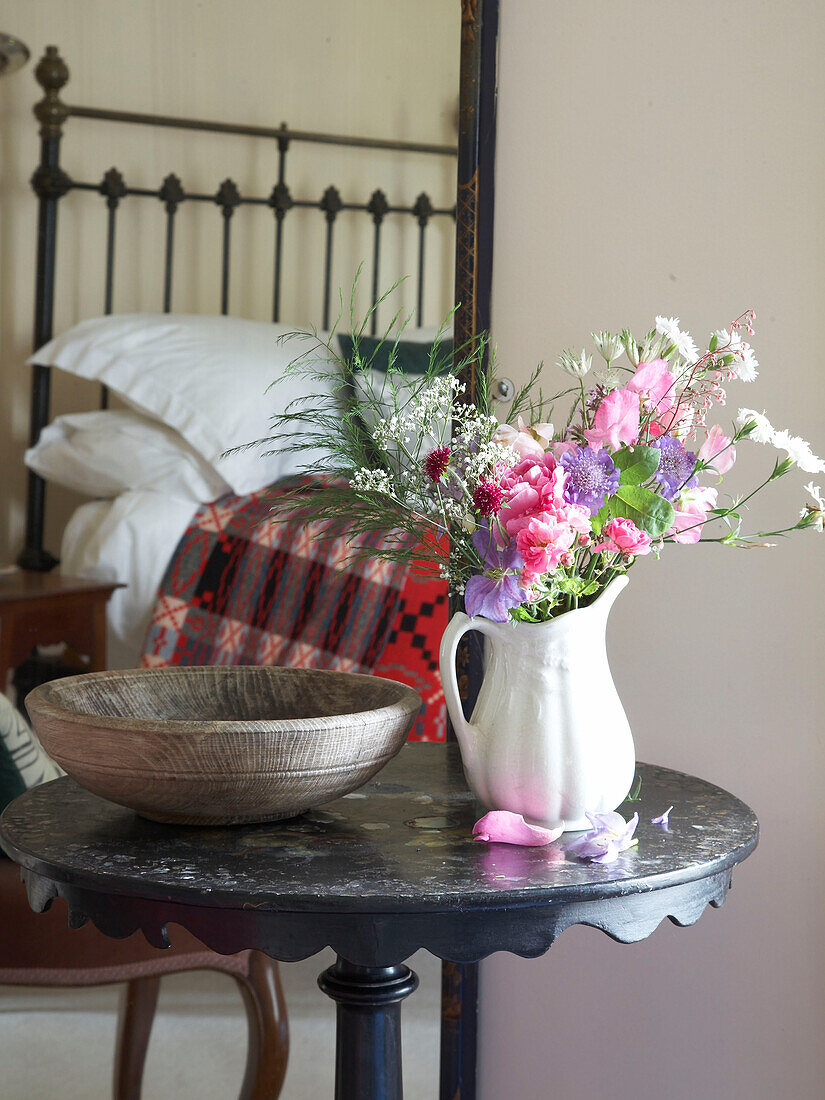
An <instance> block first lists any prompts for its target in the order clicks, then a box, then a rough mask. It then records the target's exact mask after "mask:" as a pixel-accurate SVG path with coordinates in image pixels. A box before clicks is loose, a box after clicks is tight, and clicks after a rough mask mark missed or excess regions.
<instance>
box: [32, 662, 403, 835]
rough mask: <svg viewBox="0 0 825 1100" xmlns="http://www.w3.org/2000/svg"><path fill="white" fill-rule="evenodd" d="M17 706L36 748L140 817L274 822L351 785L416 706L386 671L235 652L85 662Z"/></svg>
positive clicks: (364, 777) (394, 747) (399, 738)
mask: <svg viewBox="0 0 825 1100" xmlns="http://www.w3.org/2000/svg"><path fill="white" fill-rule="evenodd" d="M26 706H27V708H28V711H29V714H30V715H31V719H32V723H33V725H34V727H35V730H36V731H37V734H38V736H39V737H40V740H41V741H42V743H43V746H44V748H45V749H46V751H47V752H48V753H50V755H51V756H53V757H54V759H55V760H57V761H58V763H59V764H60V765H61V766H62V767H63V768H65V769H66V771H67V772H68V773H69V774H70V775H71V776H73V777H74V778H75V779H76V780H77V781H78V783H80V784H82V785H83V786H84V787H86V788H87V790H90V791H92V792H93V793H95V794H98V795H100V796H101V797H103V798H107V799H109V800H110V801H112V802H116V803H118V804H119V805H122V806H127V807H129V808H130V809H133V810H136V811H137V812H138V813H140V814H141V815H143V816H144V817H148V818H151V819H152V820H154V821H162V822H168V823H171V824H186V825H217V824H239V823H248V822H255V821H277V820H279V819H281V818H286V817H292V816H294V815H295V814H299V813H302V812H303V811H305V810H308V809H311V808H313V807H315V806H320V805H323V804H324V803H326V802H329V801H331V800H333V799H335V798H339V797H341V796H342V795H344V794H347V793H348V792H350V791H353V790H355V789H356V788H358V787H360V786H362V785H363V784H364V783H366V782H367V781H368V780H369V779H371V778H372V777H373V776H374V775H375V774H376V773H377V772H378V771H379V770H380V769H381V768H382V767H383V766H384V765H385V764H386V763H387V762H388V761H389V760H390V759H392V757H393V756H395V754H396V753H397V752H398V751H399V750H400V749H401V747H402V745H403V744H404V742H405V740H406V737H407V734H408V732H409V730H410V727H411V725H412V722H413V720H414V718H415V715H416V714H417V713H418V710H419V708H420V706H421V700H420V697H419V695H418V693H417V692H415V691H413V690H412V689H411V688H408V687H405V686H404V685H403V684H399V683H396V682H395V681H393V680H385V679H382V678H379V677H373V676H363V675H358V674H355V673H346V672H329V671H321V670H316V669H294V668H277V667H271V666H267V667H258V666H249V665H238V666H232V667H192V668H184V667H174V668H158V669H134V670H125V671H119V672H97V673H89V674H87V675H84V676H71V677H67V678H65V679H62V680H57V681H52V682H51V683H48V684H43V685H41V686H40V687H38V688H35V690H34V691H32V692H31V693H30V694H29V695H28V697H27V699H26Z"/></svg>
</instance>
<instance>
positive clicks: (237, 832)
mask: <svg viewBox="0 0 825 1100" xmlns="http://www.w3.org/2000/svg"><path fill="white" fill-rule="evenodd" d="M639 775H640V776H641V779H642V786H641V796H640V799H639V801H635V802H632V803H630V802H626V803H625V804H624V805H623V806H621V807H620V812H621V813H622V814H623V815H624V816H625V817H629V816H630V815H631V814H632V813H634V812H636V811H637V812H638V814H639V826H638V830H637V836H638V839H639V843H638V846H637V847H634V848H632V849H629V850H628V851H626V852H625V853H623V854H622V855H620V856H619V858H618V859H617V860H616V861H615V862H614V863H612V864H607V865H604V866H600V865H596V864H592V863H585V862H582V861H580V860H578V859H576V858H574V857H572V856H567V855H565V850H564V846H565V841H569V840H570V839H571V834H568V835H567V836H566V837H562V838H561V839H560V840H559V841H557V842H556V843H554V844H551V845H549V846H546V847H539V848H524V847H515V846H511V845H505V844H484V843H479V842H477V841H474V840H473V839H472V826H473V823H474V822H475V821H476V820H477V818H478V817H480V816H481V814H482V813H484V809H483V807H481V806H480V805H479V804H478V803H477V802H476V801H475V800H474V799H473V796H472V795H471V794H470V793H469V791H468V790H467V787H466V784H465V782H464V778H463V774H462V770H461V762H460V757H459V755H458V750H457V747H456V746H454V745H438V744H410V745H407V746H405V747H404V748H403V749H402V751H401V753H400V754H399V755H398V756H397V757H396V758H395V759H394V760H393V761H391V762H390V764H388V765H387V767H386V768H384V769H383V771H381V772H380V773H379V774H378V775H377V776H376V778H375V779H373V780H372V781H371V782H370V783H369V784H368V785H367V786H365V787H363V788H362V789H361V790H360V791H357V792H355V793H353V794H350V795H347V796H345V797H344V798H341V799H339V800H338V801H336V802H333V803H330V804H328V805H327V806H325V807H323V808H322V809H319V810H315V811H310V812H309V813H306V814H304V815H302V816H301V817H298V818H293V819H291V820H289V821H284V822H277V823H275V824H271V823H270V824H262V825H241V826H231V827H207V828H203V827H200V828H198V827H186V826H171V825H160V824H157V823H154V822H151V821H147V820H144V819H143V818H141V817H139V816H138V815H137V814H135V813H134V812H132V811H131V810H127V809H123V808H122V807H119V806H116V805H114V804H112V803H110V802H106V801H104V800H102V799H100V798H98V797H97V796H95V795H92V794H90V793H88V792H87V791H85V790H83V789H82V788H81V787H80V786H78V785H77V784H76V783H75V782H74V781H73V780H72V779H69V778H64V779H59V780H55V781H54V782H52V783H48V784H45V785H44V786H42V787H37V788H34V789H33V790H30V791H28V792H27V793H26V794H24V795H22V796H21V797H20V798H18V799H16V800H15V801H14V802H13V803H12V804H11V805H10V806H9V807H8V808H7V809H6V812H5V813H4V815H3V818H2V822H0V843H2V846H3V848H4V849H5V850H6V851H7V852H8V853H9V854H10V855H11V856H12V858H13V859H15V860H17V862H18V863H20V864H21V865H22V866H23V867H24V868H26V869H28V870H29V871H32V872H34V873H36V874H37V875H39V876H42V877H44V878H48V879H49V880H51V881H53V882H59V883H68V884H75V885H81V886H83V887H84V888H86V889H91V890H95V891H102V892H106V893H109V894H120V895H139V896H140V897H143V898H157V899H166V900H169V901H175V902H183V903H186V904H188V905H193V906H198V905H202V906H209V907H213V908H214V907H224V908H248V907H254V908H255V909H256V910H258V911H261V910H263V911H266V910H272V911H280V912H293V913H294V912H301V911H312V912H316V913H317V912H327V913H336V912H337V913H342V914H343V913H348V914H357V913H381V912H408V913H409V912H419V913H423V912H432V911H434V910H435V911H441V912H444V911H445V910H450V911H453V912H455V911H459V910H464V909H466V908H475V909H482V910H483V909H487V908H490V909H501V908H506V907H509V906H519V905H521V906H524V905H533V904H539V903H561V902H578V901H591V900H597V899H606V898H611V897H627V896H629V895H633V894H644V893H649V892H650V891H656V890H661V889H665V888H667V887H672V886H678V885H680V884H685V883H691V882H696V881H698V880H701V879H705V878H708V877H709V876H715V875H719V873H720V872H725V871H727V870H728V869H730V868H731V867H733V866H734V865H735V864H737V863H739V862H741V861H742V860H743V859H744V858H745V857H746V856H747V855H748V854H749V853H750V852H751V851H752V850H753V848H754V847H755V846H756V843H757V839H758V823H757V820H756V817H755V816H754V814H753V812H752V811H751V810H750V809H749V808H748V807H747V806H746V805H745V804H744V803H743V802H741V801H740V800H739V799H737V798H735V797H734V796H733V795H731V794H728V793H727V792H726V791H723V790H721V789H720V788H719V787H715V786H713V785H712V784H710V783H707V782H704V781H703V780H700V779H696V778H693V777H691V776H688V775H684V774H682V773H681V772H676V771H671V770H669V769H667V768H661V767H656V766H653V765H646V764H640V765H639ZM671 805H672V806H673V810H672V811H671V813H670V822H669V826H668V827H667V828H664V827H662V826H661V825H653V824H652V823H651V818H653V817H655V816H657V815H659V814H661V813H662V812H663V811H664V810H666V809H667V808H668V806H671Z"/></svg>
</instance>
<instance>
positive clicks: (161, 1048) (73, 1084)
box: [0, 953, 440, 1100]
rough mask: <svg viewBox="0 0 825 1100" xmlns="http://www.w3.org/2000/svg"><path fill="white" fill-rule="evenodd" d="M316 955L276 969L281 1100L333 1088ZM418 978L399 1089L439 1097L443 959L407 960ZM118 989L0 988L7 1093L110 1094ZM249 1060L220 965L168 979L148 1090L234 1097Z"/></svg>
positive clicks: (325, 1093) (67, 1098) (313, 1099)
mask: <svg viewBox="0 0 825 1100" xmlns="http://www.w3.org/2000/svg"><path fill="white" fill-rule="evenodd" d="M331 961H332V955H331V954H329V955H319V956H316V958H314V959H309V960H306V961H305V962H301V963H291V964H288V965H283V966H282V968H281V972H282V978H283V983H284V988H285V991H286V996H287V1004H288V1006H289V1024H290V1059H289V1070H288V1072H287V1078H286V1084H285V1086H284V1090H283V1092H282V1093H281V1097H282V1100H323V1098H324V1097H330V1098H331V1097H332V1095H333V1073H334V1070H333V1057H334V1043H335V1037H334V1026H335V1006H334V1005H333V1003H332V1002H331V1001H329V1000H328V999H327V998H326V997H325V996H324V995H323V994H322V993H321V991H320V990H319V989H318V988H317V986H316V984H315V979H316V977H317V975H318V974H319V973H320V971H321V970H322V969H324V967H326V966H328V965H329V963H330V962H331ZM411 965H412V967H413V969H414V970H415V971H416V972H417V973H418V975H419V977H420V979H421V986H420V987H419V989H418V990H417V991H416V992H415V993H414V994H413V995H412V996H411V997H410V998H409V999H408V1000H407V1001H405V1002H404V1004H403V1006H402V1009H401V1015H402V1020H403V1051H404V1095H405V1097H406V1100H432V1098H434V1097H436V1096H437V1095H438V1031H439V1003H440V963H438V961H437V960H435V959H433V958H431V957H430V956H428V955H425V954H424V953H419V954H418V955H416V957H415V959H414V960H413V961H412V963H411ZM119 996H120V989H119V987H116V986H114V987H108V988H96V989H78V990H52V989H49V990H35V989H25V988H13V987H11V986H0V1097H1V1098H2V1100H51V1098H52V1097H55V1096H60V1098H61V1100H107V1098H108V1097H110V1096H111V1074H112V1052H113V1049H114V1040H115V1027H116V1013H117V1006H118V1000H119ZM245 1058H246V1020H245V1016H244V1013H243V1009H242V1007H241V1004H240V998H239V995H238V993H237V991H236V987H235V984H234V982H233V981H232V980H231V979H230V978H228V977H226V976H225V975H222V974H211V973H199V974H176V975H172V976H170V977H168V978H164V981H163V986H162V991H161V997H160V1003H159V1006H158V1014H157V1016H156V1018H155V1025H154V1028H153V1030H152V1039H151V1042H150V1044H149V1054H148V1056H147V1060H146V1073H145V1076H144V1088H143V1100H169V1098H170V1097H174V1100H190V1098H191V1100H196V1098H197V1100H232V1098H234V1097H237V1095H238V1090H239V1088H240V1083H241V1080H242V1077H243V1068H244V1062H245Z"/></svg>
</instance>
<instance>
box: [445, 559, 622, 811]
mask: <svg viewBox="0 0 825 1100" xmlns="http://www.w3.org/2000/svg"><path fill="white" fill-rule="evenodd" d="M626 585H627V577H617V578H616V579H615V580H614V581H613V582H612V583H611V584H610V585H608V587H607V588H606V589H605V590H604V592H603V593H602V594H601V595H600V596H599V598H598V599H597V600H596V601H595V602H594V603H592V604H590V606H589V607H584V608H579V609H578V610H576V611H568V612H566V613H565V614H564V615H560V616H559V617H558V618H557V619H551V620H550V621H549V622H546V623H512V622H510V623H494V622H491V621H490V620H489V619H484V618H481V617H476V618H473V619H470V618H468V617H467V616H466V615H465V614H463V613H462V612H457V613H456V614H455V615H454V616H453V618H452V619H451V620H450V622H449V624H448V625H447V629H446V630H445V632H444V637H443V639H442V642H441V655H440V656H441V679H442V682H443V684H444V694H445V696H446V700H447V710H448V711H449V714H450V719H451V721H452V723H453V727H454V729H455V732H456V736H457V738H458V742H459V747H460V749H461V758H462V761H463V763H464V773H465V775H466V777H467V782H468V784H469V785H470V788H471V789H472V791H473V792H474V793H475V795H476V796H477V797H478V798H479V799H480V800H481V802H483V803H484V805H485V806H487V808H488V809H491V810H512V811H513V812H514V813H520V814H523V815H524V818H525V820H527V821H529V822H530V823H531V824H534V825H543V826H545V827H546V828H549V829H555V828H558V827H559V826H563V827H564V829H565V830H570V831H572V830H576V829H589V828H590V827H591V825H590V822H589V821H588V820H587V818H586V817H585V813H586V811H590V812H591V813H604V812H606V811H608V810H614V809H615V808H616V807H617V806H618V805H619V804H620V803H621V802H622V801H623V800H624V798H625V797H626V795H627V793H628V791H629V790H630V786H631V784H632V782H633V775H634V771H635V766H636V756H635V750H634V747H633V737H632V734H631V732H630V725H629V724H628V721H627V717H626V716H625V713H624V709H623V707H622V704H621V701H620V699H619V696H618V694H617V692H616V688H615V687H614V685H613V678H612V676H611V675H610V668H609V666H608V663H607V649H606V646H605V633H606V627H607V616H608V614H609V612H610V608H611V607H612V606H613V603H614V601H615V599H616V597H617V596H618V595H619V593H620V592H621V591H622V590H623V589H624V588H625V586H626ZM468 630H478V631H481V633H482V634H484V635H486V637H485V644H484V666H485V667H484V679H483V681H482V685H481V691H480V692H479V696H478V701H477V703H476V706H475V710H474V711H473V715H472V718H471V720H470V721H469V722H467V721H466V720H465V718H464V714H463V711H462V709H461V701H460V698H459V694H458V683H457V681H456V671H455V656H456V648H457V646H458V642H459V639H460V638H461V636H462V635H463V634H464V633H466V631H468Z"/></svg>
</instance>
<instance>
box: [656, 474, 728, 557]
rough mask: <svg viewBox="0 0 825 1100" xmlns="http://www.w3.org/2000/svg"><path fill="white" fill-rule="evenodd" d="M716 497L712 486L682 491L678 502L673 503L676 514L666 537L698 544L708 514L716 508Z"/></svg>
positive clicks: (675, 540)
mask: <svg viewBox="0 0 825 1100" xmlns="http://www.w3.org/2000/svg"><path fill="white" fill-rule="evenodd" d="M716 496H717V493H716V489H714V488H713V486H712V485H697V486H696V488H694V489H684V490H682V492H681V493H680V494H679V498H678V500H675V501H674V502H673V507H674V509H675V513H676V514H675V516H674V520H673V526H672V527H671V529H670V530H669V531H668V532H667V536H666V537H667V538H672V539H673V541H674V542H681V543H686V544H688V543H695V542H698V541H699V536H700V535H701V534H702V525H703V523H704V522H705V520H706V519H707V518H708V512H709V511H710V509H711V508H715V507H716Z"/></svg>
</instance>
